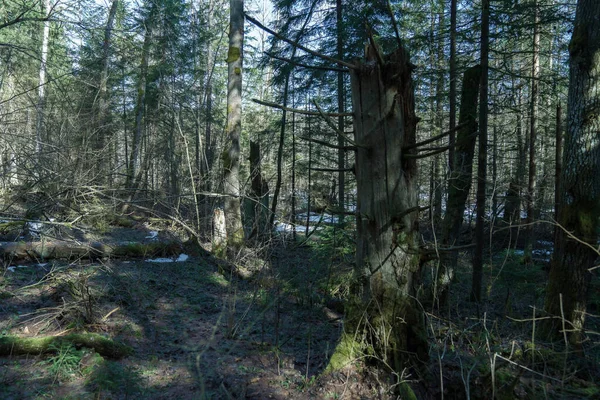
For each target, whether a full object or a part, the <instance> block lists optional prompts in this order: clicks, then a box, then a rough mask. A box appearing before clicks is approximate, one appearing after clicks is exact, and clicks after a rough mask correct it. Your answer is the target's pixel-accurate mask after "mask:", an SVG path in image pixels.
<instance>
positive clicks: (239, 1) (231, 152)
mask: <svg viewBox="0 0 600 400" xmlns="http://www.w3.org/2000/svg"><path fill="white" fill-rule="evenodd" d="M229 4H230V6H229V7H230V9H229V12H230V14H229V16H230V26H229V51H228V54H227V65H228V71H227V72H228V83H227V140H228V142H229V149H228V150H226V151H224V152H223V169H224V173H225V174H224V175H225V176H224V189H225V193H226V194H227V195H228V196H227V197H226V199H225V225H226V230H227V248H228V250H229V251H230V252H231V253H232V254H236V253H237V251H238V250H239V249H241V248H242V247H243V245H244V227H243V226H242V214H241V210H240V181H239V168H240V135H241V133H242V61H243V55H242V52H243V44H244V2H243V0H230V3H229Z"/></svg>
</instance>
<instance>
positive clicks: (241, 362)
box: [0, 223, 600, 399]
mask: <svg viewBox="0 0 600 400" xmlns="http://www.w3.org/2000/svg"><path fill="white" fill-rule="evenodd" d="M87 232H88V236H89V237H87V239H92V238H93V239H94V240H103V241H113V242H115V243H117V242H123V241H124V240H127V241H132V242H137V241H140V242H148V241H152V240H167V239H169V240H172V239H173V238H175V237H177V235H176V234H175V233H173V232H170V231H169V228H168V227H165V226H164V225H163V226H153V225H152V223H146V224H140V225H139V226H136V227H130V228H123V227H105V229H104V231H103V232H102V233H93V232H92V231H91V230H88V231H87ZM151 232H158V234H154V233H151ZM321 239H322V240H319V241H314V242H311V243H310V244H306V245H303V246H300V247H294V246H290V245H289V243H288V245H287V246H284V244H285V243H284V242H282V243H281V246H271V250H268V251H267V249H262V250H260V251H257V250H256V249H253V250H252V251H247V252H244V253H243V254H241V255H240V257H239V260H238V262H237V265H238V266H240V267H243V269H244V270H245V271H250V272H251V275H252V276H251V278H246V279H242V278H240V277H239V276H238V275H237V274H232V273H228V272H226V271H230V270H232V268H233V269H234V270H235V267H232V265H231V264H226V263H223V262H221V261H219V260H217V259H215V258H214V257H213V256H212V255H210V254H209V253H207V252H204V251H194V249H193V248H191V247H189V246H188V247H186V246H185V245H183V244H182V245H181V247H180V248H179V249H180V250H179V251H181V252H182V253H183V252H185V254H186V255H188V256H189V257H188V258H186V257H182V256H181V254H177V252H172V250H171V253H170V254H164V255H162V257H161V258H156V257H157V256H156V255H148V256H147V257H135V258H134V257H132V258H128V259H124V258H108V259H96V260H90V259H80V260H72V261H64V260H48V261H46V260H35V261H33V260H29V261H24V260H8V259H7V260H5V262H4V266H3V267H1V268H0V299H1V302H0V335H16V336H19V337H37V336H47V335H64V334H67V333H70V332H82V331H85V332H96V333H100V334H101V335H104V336H106V337H109V338H111V339H113V340H115V341H119V342H121V343H124V344H126V345H128V346H131V347H132V349H133V353H132V354H131V355H129V356H127V357H125V358H122V359H110V358H108V357H102V356H100V355H99V354H97V353H94V352H93V351H91V350H87V349H76V348H74V347H70V346H64V345H63V346H61V347H58V348H56V349H55V352H54V353H52V354H45V355H39V354H31V355H5V356H1V357H0V397H1V398H2V399H38V398H39V399H42V398H55V399H88V398H89V399H126V398H129V399H197V398H199V399H203V398H206V399H234V398H235V399H238V398H246V399H267V398H272V399H306V398H315V399H361V398H362V399H373V398H393V397H392V396H391V395H389V393H390V385H389V384H388V383H387V381H386V380H385V379H384V378H382V377H381V376H378V375H377V374H375V373H373V372H372V369H371V367H369V366H368V365H366V364H365V363H364V362H362V361H361V360H357V362H356V363H355V364H352V365H349V366H347V367H346V368H345V369H343V370H341V371H338V372H335V373H328V374H324V373H323V372H324V370H325V368H326V367H327V365H328V362H329V358H330V355H331V354H332V352H333V350H334V349H335V346H336V344H337V342H338V339H339V338H340V335H341V333H342V330H343V306H342V299H343V298H344V296H345V295H346V294H347V291H348V286H349V282H350V279H351V273H352V267H351V264H352V254H351V252H349V251H348V248H347V247H344V246H343V240H338V241H337V243H335V242H334V243H332V242H331V237H329V236H328V234H327V233H324V234H321ZM346 239H347V238H346ZM32 240H39V238H37V239H32ZM333 244H336V246H333ZM273 248H276V249H277V250H272V249H273ZM153 257H154V258H153ZM519 258H520V255H519V252H518V251H504V252H502V253H499V254H497V255H494V256H493V257H490V262H489V264H488V266H487V268H486V271H485V277H486V279H485V282H486V291H485V301H484V302H482V303H481V304H480V305H479V306H477V305H476V304H474V303H470V302H469V301H468V299H467V297H466V293H468V292H469V286H468V285H469V284H470V278H469V273H470V272H469V265H468V263H467V262H466V261H464V262H461V266H460V269H459V271H458V279H457V283H456V285H455V286H454V287H453V291H452V296H451V302H450V304H451V306H450V307H449V309H447V310H443V311H441V312H440V311H434V310H433V309H430V310H428V306H425V308H426V310H425V311H426V316H427V318H426V322H427V326H428V328H429V334H430V343H431V350H430V356H431V360H430V361H429V363H428V364H426V365H424V368H423V371H424V372H423V371H422V372H421V373H420V374H421V375H420V376H419V375H417V373H416V372H414V373H413V374H412V376H408V377H407V379H409V380H414V386H415V387H416V388H417V389H416V392H417V395H418V397H419V398H441V397H442V393H443V397H444V398H446V399H464V398H492V395H494V394H495V395H496V397H497V398H521V399H529V398H600V390H599V389H598V386H597V385H596V384H595V382H597V381H598V379H599V378H600V363H599V361H600V351H599V349H598V344H599V342H598V336H594V335H592V334H590V335H589V338H590V339H589V340H588V341H587V342H586V343H585V346H584V349H582V351H581V352H578V353H573V351H572V350H570V349H569V348H568V347H567V348H565V346H564V345H561V343H558V344H550V343H538V342H535V340H532V337H533V336H532V329H534V323H533V321H532V319H531V317H532V316H533V313H534V309H537V310H539V309H540V308H541V307H542V303H543V291H544V287H545V281H546V279H547V277H546V275H547V272H546V271H545V270H544V269H543V268H542V265H536V264H529V265H524V264H521V263H520V262H519ZM464 259H465V260H466V259H467V257H464ZM41 261H43V262H41ZM247 275H248V274H246V276H247ZM598 286H599V285H598V282H597V280H596V281H595V282H594V288H593V291H594V293H596V294H595V296H596V297H597V296H598V294H597V293H598V292H599V291H598ZM594 302H595V303H594ZM592 303H593V304H592V308H593V307H597V306H598V304H600V302H599V301H598V298H595V299H593V302H592ZM534 307H535V308H534ZM429 308H431V307H430V306H429ZM538 315H539V314H538ZM588 321H589V322H590V325H589V327H590V333H592V331H595V332H598V329H597V328H598V320H597V318H596V319H594V318H593V316H590V317H589V318H588ZM492 366H495V368H492ZM491 371H494V372H493V373H492V372H491ZM440 377H443V378H442V379H441V378H440ZM442 381H443V387H442V385H441V384H440V382H442ZM594 396H595V397H594Z"/></svg>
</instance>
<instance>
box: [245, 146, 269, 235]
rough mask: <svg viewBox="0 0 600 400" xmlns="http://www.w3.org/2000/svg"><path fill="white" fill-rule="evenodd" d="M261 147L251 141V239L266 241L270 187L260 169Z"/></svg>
mask: <svg viewBox="0 0 600 400" xmlns="http://www.w3.org/2000/svg"><path fill="white" fill-rule="evenodd" d="M260 160H261V157H260V145H259V144H258V143H257V142H253V141H250V179H251V180H252V185H251V189H252V190H251V193H250V199H251V200H250V201H251V203H252V204H251V216H250V218H249V219H250V220H251V223H252V228H251V233H250V235H249V237H250V238H252V237H256V238H257V239H258V240H259V241H262V240H264V239H265V238H266V237H267V236H268V233H269V226H268V223H269V185H268V184H267V181H266V179H264V177H263V175H262V172H261V168H260Z"/></svg>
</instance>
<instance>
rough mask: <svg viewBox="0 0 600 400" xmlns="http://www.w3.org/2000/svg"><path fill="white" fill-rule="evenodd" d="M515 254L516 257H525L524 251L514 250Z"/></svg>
mask: <svg viewBox="0 0 600 400" xmlns="http://www.w3.org/2000/svg"><path fill="white" fill-rule="evenodd" d="M513 254H514V255H515V256H523V255H525V251H523V250H513Z"/></svg>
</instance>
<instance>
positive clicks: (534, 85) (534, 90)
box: [525, 0, 540, 261]
mask: <svg viewBox="0 0 600 400" xmlns="http://www.w3.org/2000/svg"><path fill="white" fill-rule="evenodd" d="M533 6H534V7H535V11H534V12H535V21H534V25H533V50H532V51H533V60H532V61H533V62H532V67H531V104H530V110H529V122H530V124H529V175H528V182H527V221H526V222H527V225H526V229H527V234H526V238H527V239H526V244H525V260H527V261H530V260H531V257H532V251H533V242H534V237H533V236H534V229H533V221H534V214H535V213H534V198H535V186H536V185H535V184H536V170H537V164H536V154H535V146H536V142H537V114H538V86H539V85H538V80H539V74H540V73H539V71H540V55H539V48H540V28H539V22H540V21H539V19H540V17H539V9H538V4H537V0H535V1H534V5H533Z"/></svg>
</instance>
